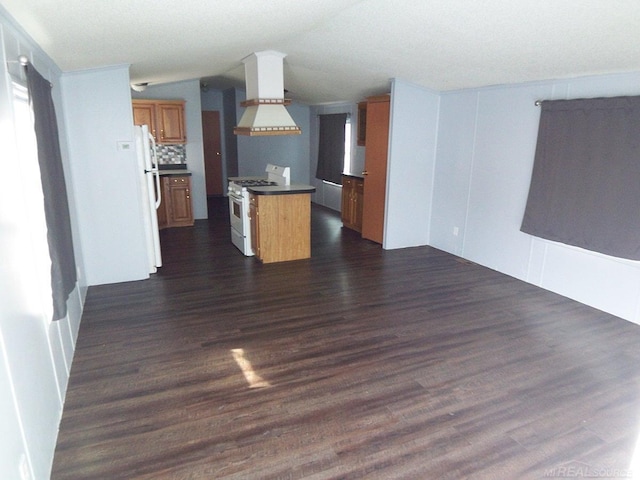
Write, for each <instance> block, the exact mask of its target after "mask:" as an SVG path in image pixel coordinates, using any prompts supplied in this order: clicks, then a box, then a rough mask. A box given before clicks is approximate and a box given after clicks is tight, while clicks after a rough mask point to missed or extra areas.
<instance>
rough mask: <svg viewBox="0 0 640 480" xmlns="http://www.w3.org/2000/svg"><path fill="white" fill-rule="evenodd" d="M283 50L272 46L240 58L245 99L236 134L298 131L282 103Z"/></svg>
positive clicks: (283, 101)
mask: <svg viewBox="0 0 640 480" xmlns="http://www.w3.org/2000/svg"><path fill="white" fill-rule="evenodd" d="M284 57H286V54H284V53H280V52H276V51H274V50H265V51H263V52H256V53H252V54H251V55H249V56H248V57H246V58H244V59H243V60H242V62H243V63H244V73H245V82H246V89H247V99H248V100H246V101H245V102H242V103H241V104H240V105H241V106H243V107H245V111H244V113H243V114H242V118H241V119H240V122H239V123H238V126H237V127H235V128H234V129H233V133H235V134H236V135H252V136H253V135H299V134H300V133H301V132H300V127H298V126H297V125H296V124H295V122H294V121H293V119H292V118H291V115H289V112H288V111H287V109H286V108H285V105H289V104H290V103H291V101H290V100H287V99H285V98H284V75H283V58H284Z"/></svg>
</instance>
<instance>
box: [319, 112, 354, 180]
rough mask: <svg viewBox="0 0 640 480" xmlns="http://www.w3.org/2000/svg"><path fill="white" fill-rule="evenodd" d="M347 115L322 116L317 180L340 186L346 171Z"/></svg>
mask: <svg viewBox="0 0 640 480" xmlns="http://www.w3.org/2000/svg"><path fill="white" fill-rule="evenodd" d="M346 122H347V114H346V113H334V114H330V115H320V133H319V140H318V167H317V169H316V178H319V179H320V180H326V181H328V182H333V183H337V184H340V183H342V171H343V169H344V126H345V123H346Z"/></svg>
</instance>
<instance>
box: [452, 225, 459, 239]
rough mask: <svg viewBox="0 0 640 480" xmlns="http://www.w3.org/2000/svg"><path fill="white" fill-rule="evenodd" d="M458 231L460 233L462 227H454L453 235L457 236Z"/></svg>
mask: <svg viewBox="0 0 640 480" xmlns="http://www.w3.org/2000/svg"><path fill="white" fill-rule="evenodd" d="M458 233H460V229H459V228H458V227H453V236H454V237H457V236H458Z"/></svg>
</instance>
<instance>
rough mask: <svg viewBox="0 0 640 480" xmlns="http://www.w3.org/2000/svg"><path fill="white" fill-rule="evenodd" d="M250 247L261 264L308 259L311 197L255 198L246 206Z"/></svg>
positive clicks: (279, 196) (309, 253) (267, 196)
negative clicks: (249, 220)
mask: <svg viewBox="0 0 640 480" xmlns="http://www.w3.org/2000/svg"><path fill="white" fill-rule="evenodd" d="M249 218H250V219H251V245H252V247H253V251H254V253H255V255H256V257H257V258H258V259H259V260H261V261H262V262H263V263H272V262H284V261H289V260H300V259H303V258H310V257H311V195H309V194H308V193H303V194H284V195H256V194H254V193H252V194H251V197H250V203H249Z"/></svg>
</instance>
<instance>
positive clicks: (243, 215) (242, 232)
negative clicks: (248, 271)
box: [228, 164, 291, 256]
mask: <svg viewBox="0 0 640 480" xmlns="http://www.w3.org/2000/svg"><path fill="white" fill-rule="evenodd" d="M265 171H266V174H267V176H266V177H229V188H228V193H229V217H230V219H231V242H232V243H233V244H234V245H235V246H236V247H238V249H239V250H240V251H241V252H242V253H243V254H245V255H246V256H252V255H254V252H253V248H252V247H251V219H250V218H249V191H248V190H247V187H262V186H268V185H290V184H291V169H290V167H281V166H279V165H272V164H268V165H267V168H266V169H265Z"/></svg>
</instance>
